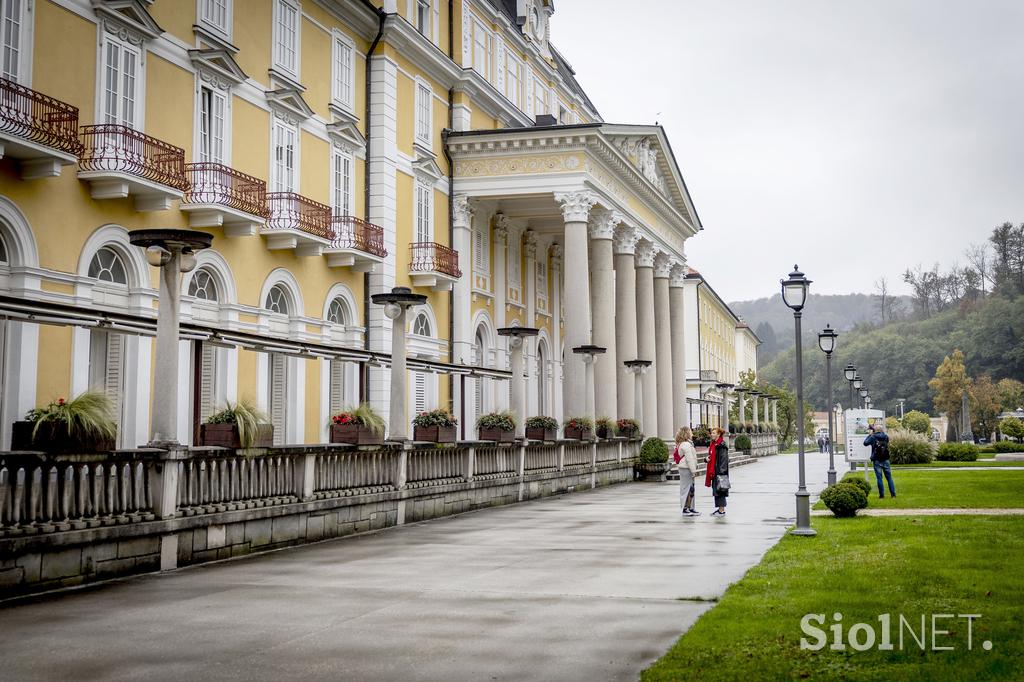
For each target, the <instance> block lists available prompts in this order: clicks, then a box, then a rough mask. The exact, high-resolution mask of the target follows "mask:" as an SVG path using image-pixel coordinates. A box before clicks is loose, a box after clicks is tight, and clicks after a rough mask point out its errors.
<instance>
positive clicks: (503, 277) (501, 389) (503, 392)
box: [491, 213, 509, 410]
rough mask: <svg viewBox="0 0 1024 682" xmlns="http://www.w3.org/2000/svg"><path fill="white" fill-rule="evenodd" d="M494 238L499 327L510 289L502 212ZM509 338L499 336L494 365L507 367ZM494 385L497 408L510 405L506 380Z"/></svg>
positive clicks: (495, 310) (503, 319)
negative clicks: (506, 353)
mask: <svg viewBox="0 0 1024 682" xmlns="http://www.w3.org/2000/svg"><path fill="white" fill-rule="evenodd" d="M491 236H492V238H493V239H494V263H493V265H494V268H493V271H492V272H493V277H494V279H493V280H491V282H492V284H491V287H492V288H493V289H494V326H495V327H496V328H498V329H500V328H501V327H504V326H505V294H506V292H507V291H508V275H507V272H508V271H507V268H506V266H507V263H508V255H507V253H506V248H507V245H508V219H507V218H506V217H505V216H504V215H503V214H501V213H497V214H495V216H494V231H493V232H491ZM507 344H508V339H507V338H506V337H504V336H499V337H498V345H497V347H496V348H495V351H494V354H495V358H494V366H495V367H501V368H502V369H504V367H505V348H506V347H507ZM491 385H492V386H493V387H494V394H493V395H492V397H493V402H492V403H491V404H492V405H494V409H495V410H500V409H503V408H504V407H506V406H507V405H508V396H509V389H508V386H506V385H505V382H504V381H492V382H491Z"/></svg>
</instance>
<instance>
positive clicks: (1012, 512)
mask: <svg viewBox="0 0 1024 682" xmlns="http://www.w3.org/2000/svg"><path fill="white" fill-rule="evenodd" d="M979 514H980V515H983V516H1018V515H1021V514H1024V509H913V508H911V509H861V510H860V511H858V512H857V516H973V515H979ZM811 516H832V512H830V511H828V510H827V509H815V510H814V511H812V512H811Z"/></svg>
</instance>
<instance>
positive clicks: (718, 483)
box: [715, 474, 732, 492]
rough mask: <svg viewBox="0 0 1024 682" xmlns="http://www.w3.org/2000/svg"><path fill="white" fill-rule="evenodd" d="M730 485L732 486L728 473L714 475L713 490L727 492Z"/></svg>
mask: <svg viewBox="0 0 1024 682" xmlns="http://www.w3.org/2000/svg"><path fill="white" fill-rule="evenodd" d="M731 487H732V486H731V485H730V483H729V474H722V475H721V476H715V490H717V491H720V492H729V488H731Z"/></svg>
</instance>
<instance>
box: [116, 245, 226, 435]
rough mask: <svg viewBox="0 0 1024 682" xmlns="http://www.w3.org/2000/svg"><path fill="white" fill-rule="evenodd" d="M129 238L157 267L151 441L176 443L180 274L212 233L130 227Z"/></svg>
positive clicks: (193, 263) (190, 267)
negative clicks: (158, 283) (158, 296)
mask: <svg viewBox="0 0 1024 682" xmlns="http://www.w3.org/2000/svg"><path fill="white" fill-rule="evenodd" d="M128 241H129V242H131V243H132V244H134V245H135V246H141V247H142V248H144V249H145V250H146V261H147V262H148V263H149V264H150V265H152V266H153V267H157V268H160V299H159V305H158V308H157V316H156V351H155V360H156V370H155V373H154V377H153V379H154V382H155V383H154V386H156V390H155V391H153V417H152V423H153V432H152V439H151V441H150V444H151V445H155V446H161V447H162V446H175V445H178V439H177V431H178V328H179V322H180V320H179V311H180V304H181V274H182V273H183V272H190V271H192V270H193V269H195V267H196V255H195V252H196V251H199V250H201V249H208V248H210V245H211V244H212V243H213V235H211V234H207V233H206V232H196V231H195V230H174V229H170V230H159V229H158V230H132V231H131V232H129V233H128Z"/></svg>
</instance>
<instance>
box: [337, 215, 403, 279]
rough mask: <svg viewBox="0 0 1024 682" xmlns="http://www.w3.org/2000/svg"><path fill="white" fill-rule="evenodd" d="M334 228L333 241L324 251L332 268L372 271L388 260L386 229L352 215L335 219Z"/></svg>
mask: <svg viewBox="0 0 1024 682" xmlns="http://www.w3.org/2000/svg"><path fill="white" fill-rule="evenodd" d="M331 227H332V229H333V231H334V238H333V240H332V241H331V246H330V247H329V248H328V249H327V251H326V252H325V253H326V254H327V264H328V265H329V266H331V267H351V268H352V269H353V270H355V271H356V272H373V268H374V267H375V266H376V265H377V263H380V262H383V260H384V259H385V258H387V255H388V252H387V249H385V248H384V228H382V227H379V226H377V225H374V224H373V223H368V222H366V221H365V220H363V219H362V218H357V217H355V216H350V215H343V216H334V218H333V219H332V220H331Z"/></svg>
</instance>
